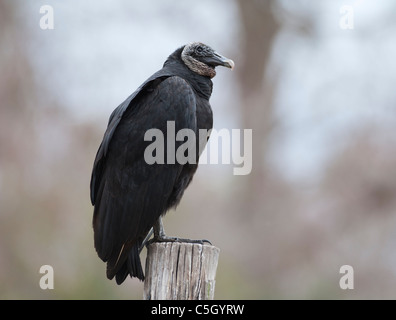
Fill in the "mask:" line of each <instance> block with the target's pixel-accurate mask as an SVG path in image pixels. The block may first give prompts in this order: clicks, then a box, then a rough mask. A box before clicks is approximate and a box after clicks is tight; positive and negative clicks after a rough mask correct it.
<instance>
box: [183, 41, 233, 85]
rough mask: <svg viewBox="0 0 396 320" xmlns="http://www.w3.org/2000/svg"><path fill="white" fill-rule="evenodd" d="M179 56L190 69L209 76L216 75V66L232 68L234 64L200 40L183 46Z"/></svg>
mask: <svg viewBox="0 0 396 320" xmlns="http://www.w3.org/2000/svg"><path fill="white" fill-rule="evenodd" d="M181 58H182V60H183V62H184V64H185V65H186V66H187V67H188V68H189V69H190V70H191V71H193V72H195V73H198V74H199V75H201V76H205V77H209V78H213V77H214V76H215V75H216V71H215V68H216V67H217V66H223V67H227V68H231V69H233V68H234V65H235V64H234V61H232V60H231V59H228V58H226V57H223V56H222V55H220V54H218V53H217V52H216V51H214V50H213V49H212V48H211V47H209V46H207V45H206V44H203V43H201V42H192V43H189V44H187V45H186V46H184V49H183V51H182V53H181Z"/></svg>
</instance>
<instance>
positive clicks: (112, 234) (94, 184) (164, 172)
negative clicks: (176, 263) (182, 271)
mask: <svg viewBox="0 0 396 320" xmlns="http://www.w3.org/2000/svg"><path fill="white" fill-rule="evenodd" d="M218 65H222V66H226V67H230V68H232V67H233V66H234V63H233V62H232V60H229V59H226V58H224V57H222V56H221V55H219V54H217V53H216V52H214V51H213V50H212V49H211V48H210V47H208V46H206V45H204V44H202V43H197V42H195V43H191V44H188V45H186V46H183V47H181V48H179V49H177V50H176V51H175V52H174V53H173V54H171V55H170V56H169V57H168V59H167V60H166V61H165V63H164V66H163V68H162V69H161V70H159V71H158V72H156V73H155V74H153V75H152V76H151V77H150V78H148V79H147V80H146V81H145V82H144V83H143V84H142V85H141V86H140V87H139V88H138V89H137V90H136V91H135V92H134V93H133V94H132V95H130V96H129V97H128V98H127V99H126V100H125V101H124V102H123V103H121V104H120V105H119V106H118V107H117V108H116V109H115V110H114V111H113V113H112V114H111V116H110V119H109V123H108V126H107V130H106V132H105V134H104V137H103V141H102V143H101V144H100V147H99V150H98V152H97V154H96V158H95V162H94V166H93V170H92V177H91V185H90V187H91V202H92V204H93V205H94V215H93V228H94V243H95V248H96V251H97V253H98V255H99V257H100V258H101V259H102V260H103V261H105V262H107V277H108V278H109V279H112V278H113V277H114V276H115V277H116V282H117V283H118V284H121V283H122V282H123V281H124V280H125V278H126V277H127V275H128V274H129V275H131V276H132V277H137V278H139V279H140V280H143V279H144V274H143V270H142V267H141V262H140V258H139V248H141V246H142V244H143V241H144V238H145V237H146V235H147V234H148V233H149V231H150V229H151V228H152V227H154V240H158V241H161V240H163V239H168V238H165V235H164V234H163V230H162V229H161V230H160V227H162V223H161V221H160V217H161V215H164V214H165V213H166V212H167V210H168V209H169V208H171V207H174V206H176V205H177V204H178V203H179V201H180V199H181V197H182V196H183V192H184V190H185V189H186V188H187V186H188V185H189V184H190V182H191V180H192V178H193V175H194V173H195V171H196V170H197V166H198V165H197V163H198V157H199V154H198V153H197V155H196V161H192V163H186V164H180V163H178V162H177V161H176V162H175V163H166V162H165V163H164V164H158V163H154V164H148V163H146V161H145V159H144V151H145V149H146V148H147V146H148V145H149V144H150V143H151V142H150V141H144V135H145V133H146V132H147V130H149V129H153V128H156V129H159V130H161V131H162V132H163V134H164V136H165V143H166V141H167V139H166V134H167V131H166V129H167V121H174V123H175V129H176V132H178V131H179V130H180V129H190V130H193V131H194V132H196V136H197V137H198V130H199V129H207V130H210V129H211V128H212V123H213V118H212V109H211V107H210V104H209V98H210V95H211V93H212V81H211V78H213V77H214V76H215V74H216V73H215V67H216V66H218ZM182 143H183V142H181V141H175V146H176V150H177V148H178V146H180V144H182ZM205 143H206V141H205ZM197 149H198V146H197ZM164 150H167V147H166V145H165V146H164ZM166 159H167V158H166V156H165V160H166Z"/></svg>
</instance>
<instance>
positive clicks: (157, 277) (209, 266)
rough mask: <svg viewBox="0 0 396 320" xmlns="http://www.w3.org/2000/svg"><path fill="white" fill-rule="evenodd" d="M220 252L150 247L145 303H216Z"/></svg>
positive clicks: (206, 248) (160, 245)
mask: <svg viewBox="0 0 396 320" xmlns="http://www.w3.org/2000/svg"><path fill="white" fill-rule="evenodd" d="M219 252H220V249H219V248H217V247H214V246H212V245H209V244H204V245H202V244H192V243H183V242H154V243H152V244H150V245H149V246H148V248H147V258H146V274H145V281H144V293H143V299H144V300H212V299H213V297H214V289H215V276H216V269H217V263H218V259H219Z"/></svg>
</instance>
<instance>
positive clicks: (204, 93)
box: [164, 47, 213, 100]
mask: <svg viewBox="0 0 396 320" xmlns="http://www.w3.org/2000/svg"><path fill="white" fill-rule="evenodd" d="M183 48H184V47H182V48H179V49H177V50H176V51H175V52H174V53H172V54H171V55H170V56H169V58H168V59H167V60H166V61H165V63H164V69H167V71H168V72H170V73H172V74H174V75H175V76H178V77H180V78H183V79H184V80H186V81H187V82H188V83H189V84H190V85H191V87H192V88H193V89H194V91H195V92H196V93H197V94H198V95H199V96H201V97H202V98H204V99H207V100H209V98H210V96H211V94H212V89H213V82H212V81H211V80H210V77H207V76H203V75H200V74H198V73H196V72H194V71H192V70H191V69H190V68H189V67H187V66H186V64H185V63H184V62H183V60H182V59H181V52H182V51H183Z"/></svg>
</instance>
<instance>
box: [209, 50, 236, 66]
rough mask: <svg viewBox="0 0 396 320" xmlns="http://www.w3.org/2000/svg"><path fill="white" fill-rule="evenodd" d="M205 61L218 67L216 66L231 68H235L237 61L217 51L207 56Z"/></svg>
mask: <svg viewBox="0 0 396 320" xmlns="http://www.w3.org/2000/svg"><path fill="white" fill-rule="evenodd" d="M205 63H206V64H208V65H210V66H213V67H216V66H223V67H227V68H230V69H231V70H232V69H234V66H235V63H234V61H232V60H231V59H228V58H226V57H224V56H222V55H221V54H218V53H217V52H215V53H213V55H212V56H210V57H205Z"/></svg>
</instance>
